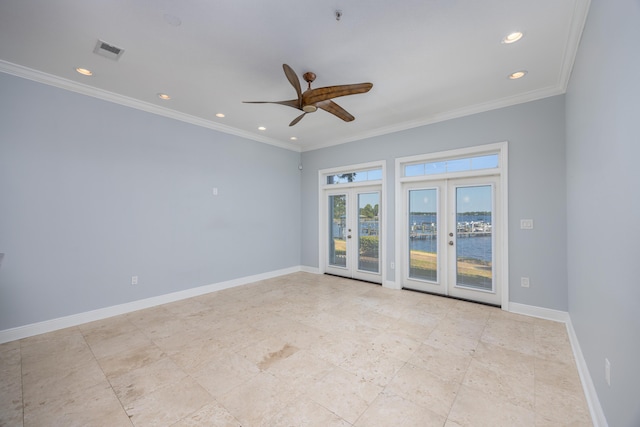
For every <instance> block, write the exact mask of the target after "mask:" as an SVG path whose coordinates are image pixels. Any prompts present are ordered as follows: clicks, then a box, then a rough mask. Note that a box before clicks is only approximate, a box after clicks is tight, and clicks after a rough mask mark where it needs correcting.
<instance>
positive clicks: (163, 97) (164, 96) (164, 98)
mask: <svg viewBox="0 0 640 427" xmlns="http://www.w3.org/2000/svg"><path fill="white" fill-rule="evenodd" d="M158 98H160V99H162V100H164V101H168V100H170V99H171V97H170V96H169V95H167V94H166V93H159V94H158Z"/></svg>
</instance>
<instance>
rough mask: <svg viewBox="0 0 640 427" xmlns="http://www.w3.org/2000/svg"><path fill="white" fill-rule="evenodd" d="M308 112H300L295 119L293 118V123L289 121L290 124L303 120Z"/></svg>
mask: <svg viewBox="0 0 640 427" xmlns="http://www.w3.org/2000/svg"><path fill="white" fill-rule="evenodd" d="M306 114H307V113H302V114H300V115H299V116H298V117H296V118H295V119H293V121H292V122H291V123H289V126H293V125H295V124H296V123H298V122H299V121H300V120H302V118H303V117H304V116H305V115H306Z"/></svg>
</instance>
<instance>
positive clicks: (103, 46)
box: [93, 40, 124, 61]
mask: <svg viewBox="0 0 640 427" xmlns="http://www.w3.org/2000/svg"><path fill="white" fill-rule="evenodd" d="M93 53H96V54H98V55H100V56H104V57H105V58H109V59H113V60H114V61H117V60H118V59H120V57H121V56H122V54H123V53H124V49H120V48H119V47H116V46H113V45H111V44H109V43H106V42H103V41H102V40H98V42H97V43H96V47H95V48H94V49H93Z"/></svg>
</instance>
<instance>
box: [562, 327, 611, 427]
mask: <svg viewBox="0 0 640 427" xmlns="http://www.w3.org/2000/svg"><path fill="white" fill-rule="evenodd" d="M566 324H567V333H568V334H569V341H571V348H572V349H573V357H574V358H575V359H576V365H577V366H578V373H579V374H580V381H582V388H583V389H584V394H585V397H586V398H587V404H588V405H589V412H591V421H592V422H593V426H594V427H608V426H609V424H608V423H607V419H606V418H605V416H604V411H603V410H602V406H601V405H600V399H598V394H597V393H596V388H595V386H594V385H593V380H592V379H591V374H590V373H589V368H587V362H586V361H585V360H584V356H583V355H582V350H581V349H580V342H579V341H578V336H577V335H576V331H575V330H574V329H573V324H572V323H571V318H569V319H568V320H567V322H566Z"/></svg>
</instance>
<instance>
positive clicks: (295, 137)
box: [289, 136, 298, 141]
mask: <svg viewBox="0 0 640 427" xmlns="http://www.w3.org/2000/svg"><path fill="white" fill-rule="evenodd" d="M289 139H290V140H292V141H297V140H298V137H297V136H292V137H291V138H289Z"/></svg>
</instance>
